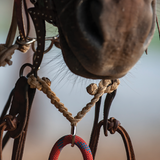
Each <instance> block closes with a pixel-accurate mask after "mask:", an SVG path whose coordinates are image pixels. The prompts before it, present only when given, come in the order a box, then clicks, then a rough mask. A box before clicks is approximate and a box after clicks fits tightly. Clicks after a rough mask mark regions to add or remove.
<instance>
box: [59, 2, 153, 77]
mask: <svg viewBox="0 0 160 160" xmlns="http://www.w3.org/2000/svg"><path fill="white" fill-rule="evenodd" d="M123 2H125V4H127V5H126V6H127V7H128V8H127V7H126V8H122V7H121V5H120V4H119V3H118V1H103V0H101V1H100V0H93V1H89V0H88V1H87V0H85V1H80V0H78V1H72V3H70V4H69V5H68V6H70V7H67V8H65V10H63V14H62V12H60V14H59V17H58V28H59V33H60V43H61V48H62V54H63V57H64V60H65V62H66V64H67V66H68V67H69V69H70V70H71V71H72V72H73V73H75V74H76V75H79V76H82V77H85V78H91V79H101V78H107V79H116V78H120V77H123V76H124V75H125V74H127V72H128V71H129V70H130V69H131V68H132V67H133V66H134V65H135V63H136V62H137V61H138V60H139V58H140V57H141V55H142V54H143V52H144V51H145V50H146V48H147V47H148V45H149V42H150V41H151V39H152V37H153V33H154V28H155V1H153V2H152V3H151V4H148V6H147V7H148V10H147V13H145V12H144V15H140V13H139V12H140V10H143V8H139V6H138V5H137V4H136V3H138V2H136V3H135V2H132V3H131V2H128V1H127V0H123ZM57 3H58V2H57ZM75 6H76V7H75ZM111 6H114V7H111ZM133 6H135V7H133ZM147 7H146V8H147ZM71 8H72V10H71ZM111 8H112V10H111ZM133 8H134V9H133ZM123 9H124V10H125V11H126V13H123ZM135 9H137V12H136V13H134V10H135ZM132 12H133V13H134V14H135V15H134V14H133V13H132ZM137 17H138V18H137ZM131 20H132V21H131Z"/></svg>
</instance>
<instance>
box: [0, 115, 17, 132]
mask: <svg viewBox="0 0 160 160" xmlns="http://www.w3.org/2000/svg"><path fill="white" fill-rule="evenodd" d="M0 127H3V128H5V129H4V130H7V131H14V130H15V129H16V128H17V118H14V117H13V116H12V115H6V116H5V117H4V118H3V121H2V123H1V124H0Z"/></svg>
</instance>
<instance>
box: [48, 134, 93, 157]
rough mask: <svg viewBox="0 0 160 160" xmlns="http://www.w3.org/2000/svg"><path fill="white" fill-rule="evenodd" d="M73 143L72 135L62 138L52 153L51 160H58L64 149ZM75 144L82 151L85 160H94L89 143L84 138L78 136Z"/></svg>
mask: <svg viewBox="0 0 160 160" xmlns="http://www.w3.org/2000/svg"><path fill="white" fill-rule="evenodd" d="M71 143H72V135H67V136H64V137H62V138H60V139H59V140H58V141H57V142H56V143H55V145H54V146H53V148H52V150H51V152H50V156H49V160H58V157H59V155H60V152H61V150H62V149H63V147H64V146H66V145H67V144H71ZM74 144H75V145H76V146H77V147H78V148H79V149H80V151H81V153H82V155H83V159H84V160H93V157H92V153H91V150H90V148H89V146H88V145H87V143H86V142H85V141H84V140H83V139H82V138H80V137H78V136H76V137H75V141H74Z"/></svg>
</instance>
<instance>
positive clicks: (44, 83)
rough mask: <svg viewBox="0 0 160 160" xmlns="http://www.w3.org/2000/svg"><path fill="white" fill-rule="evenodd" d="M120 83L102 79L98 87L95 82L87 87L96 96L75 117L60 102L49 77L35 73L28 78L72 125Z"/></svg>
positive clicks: (33, 86) (32, 86) (32, 85)
mask: <svg viewBox="0 0 160 160" xmlns="http://www.w3.org/2000/svg"><path fill="white" fill-rule="evenodd" d="M119 83H120V82H119V80H116V81H114V82H112V81H111V80H101V81H100V82H99V86H98V87H95V85H93V84H92V85H90V86H91V87H87V88H88V89H87V90H91V92H89V93H91V94H92V95H94V97H93V98H92V99H91V102H89V103H88V104H87V105H86V106H85V107H84V108H83V109H82V110H81V111H80V112H78V113H77V115H76V116H75V117H73V116H72V114H71V113H70V112H69V111H68V109H67V108H66V107H65V106H64V104H63V103H61V102H60V99H59V98H58V97H57V96H56V94H55V93H54V92H53V91H52V90H51V88H50V85H51V82H50V80H49V79H48V78H42V79H41V78H39V77H37V78H36V77H34V76H33V75H31V76H30V77H29V78H28V84H29V85H30V87H31V88H37V89H38V90H40V91H42V92H44V93H45V94H46V95H47V97H48V98H49V99H50V100H51V103H52V104H54V105H55V107H56V108H57V109H58V110H59V111H60V112H61V113H62V114H63V116H64V117H66V118H67V120H69V121H70V122H71V125H73V126H76V125H77V123H78V122H79V121H80V120H81V119H82V118H83V117H84V116H85V115H86V113H87V112H89V111H90V109H91V108H92V107H93V106H94V105H95V103H96V102H97V101H98V100H99V98H100V97H101V96H102V95H103V94H104V93H111V92H113V91H114V90H115V89H117V87H118V85H119ZM92 86H93V88H95V89H94V90H92V89H91V88H92ZM93 93H94V94H93Z"/></svg>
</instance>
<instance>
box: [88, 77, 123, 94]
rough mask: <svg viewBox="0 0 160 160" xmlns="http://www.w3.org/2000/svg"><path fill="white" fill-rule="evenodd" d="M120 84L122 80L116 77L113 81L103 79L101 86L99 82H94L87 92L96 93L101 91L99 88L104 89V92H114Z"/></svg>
mask: <svg viewBox="0 0 160 160" xmlns="http://www.w3.org/2000/svg"><path fill="white" fill-rule="evenodd" d="M119 84H120V80H119V79H116V80H115V81H113V82H112V81H111V80H102V81H100V83H99V87H98V86H97V84H95V83H92V84H90V85H89V86H88V87H87V92H88V93H89V94H90V95H95V94H97V93H98V92H99V90H104V93H112V92H113V91H115V90H116V89H117V88H118V86H119Z"/></svg>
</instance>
